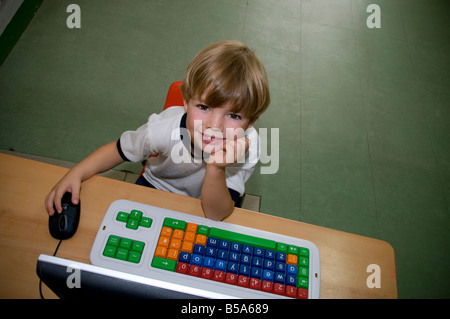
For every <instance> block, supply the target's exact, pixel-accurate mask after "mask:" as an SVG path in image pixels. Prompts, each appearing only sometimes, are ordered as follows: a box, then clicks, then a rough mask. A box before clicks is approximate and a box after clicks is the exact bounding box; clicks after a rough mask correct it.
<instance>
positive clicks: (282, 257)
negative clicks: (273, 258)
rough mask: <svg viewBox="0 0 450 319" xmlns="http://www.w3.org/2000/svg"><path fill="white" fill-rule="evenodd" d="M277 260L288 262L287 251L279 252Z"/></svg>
mask: <svg viewBox="0 0 450 319" xmlns="http://www.w3.org/2000/svg"><path fill="white" fill-rule="evenodd" d="M277 261H281V262H286V254H285V253H277Z"/></svg>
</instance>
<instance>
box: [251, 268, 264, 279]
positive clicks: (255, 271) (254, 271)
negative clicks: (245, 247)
mask: <svg viewBox="0 0 450 319" xmlns="http://www.w3.org/2000/svg"><path fill="white" fill-rule="evenodd" d="M261 273H262V271H261V268H259V267H252V273H251V274H250V277H252V278H257V279H261Z"/></svg>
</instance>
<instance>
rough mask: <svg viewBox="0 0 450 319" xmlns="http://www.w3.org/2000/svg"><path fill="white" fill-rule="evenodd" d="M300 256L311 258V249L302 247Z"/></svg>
mask: <svg viewBox="0 0 450 319" xmlns="http://www.w3.org/2000/svg"><path fill="white" fill-rule="evenodd" d="M300 256H303V257H309V249H308V248H304V247H300Z"/></svg>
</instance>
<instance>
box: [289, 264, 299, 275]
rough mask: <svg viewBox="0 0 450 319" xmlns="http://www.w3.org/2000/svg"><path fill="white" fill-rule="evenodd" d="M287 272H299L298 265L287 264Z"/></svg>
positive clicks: (292, 273) (290, 273) (293, 273)
mask: <svg viewBox="0 0 450 319" xmlns="http://www.w3.org/2000/svg"><path fill="white" fill-rule="evenodd" d="M287 273H288V275H296V274H297V266H294V265H287Z"/></svg>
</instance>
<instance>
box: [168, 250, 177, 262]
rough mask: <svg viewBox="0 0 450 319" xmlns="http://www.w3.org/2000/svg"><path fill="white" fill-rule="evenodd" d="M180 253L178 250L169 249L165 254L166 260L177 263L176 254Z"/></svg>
mask: <svg viewBox="0 0 450 319" xmlns="http://www.w3.org/2000/svg"><path fill="white" fill-rule="evenodd" d="M179 252H180V251H179V250H178V249H169V251H168V252H167V259H171V260H175V261H178V253H179Z"/></svg>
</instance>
